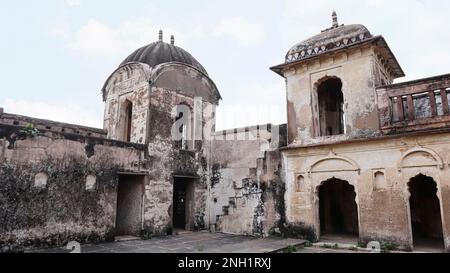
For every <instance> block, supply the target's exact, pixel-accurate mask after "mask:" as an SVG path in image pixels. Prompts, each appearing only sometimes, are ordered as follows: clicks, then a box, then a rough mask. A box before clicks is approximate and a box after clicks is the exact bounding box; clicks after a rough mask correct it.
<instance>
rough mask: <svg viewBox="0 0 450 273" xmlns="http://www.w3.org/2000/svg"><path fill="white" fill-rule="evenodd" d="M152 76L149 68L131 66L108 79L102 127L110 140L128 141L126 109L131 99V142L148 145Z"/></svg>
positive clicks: (138, 65)
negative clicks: (147, 132) (126, 137)
mask: <svg viewBox="0 0 450 273" xmlns="http://www.w3.org/2000/svg"><path fill="white" fill-rule="evenodd" d="M150 73H151V69H150V67H149V66H148V65H146V64H140V63H131V64H127V65H124V66H122V67H120V68H119V69H118V70H116V71H115V72H114V73H113V74H112V75H111V77H110V78H109V79H108V81H107V85H106V89H105V91H104V95H103V96H104V101H105V113H104V125H103V126H104V129H105V130H106V131H107V132H108V138H111V139H116V140H122V141H124V140H126V139H125V133H124V132H125V128H126V124H125V119H126V118H125V117H126V109H125V108H126V101H127V100H128V101H130V102H131V103H132V122H131V136H130V142H134V143H141V144H144V143H145V142H146V137H147V135H146V130H147V127H148V125H147V122H148V120H149V117H148V115H149V95H150V87H149V82H148V79H149V77H150Z"/></svg>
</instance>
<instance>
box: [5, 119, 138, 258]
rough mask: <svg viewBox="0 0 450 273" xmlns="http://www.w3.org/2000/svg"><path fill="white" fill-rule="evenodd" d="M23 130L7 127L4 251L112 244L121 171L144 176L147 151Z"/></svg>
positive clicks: (129, 146)
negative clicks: (75, 242)
mask: <svg viewBox="0 0 450 273" xmlns="http://www.w3.org/2000/svg"><path fill="white" fill-rule="evenodd" d="M11 117H12V115H11ZM21 118H23V117H21ZM68 126H69V125H65V126H63V127H68ZM21 130H23V127H21V126H15V125H8V124H0V150H1V157H0V219H2V220H1V221H0V251H21V250H24V249H25V248H28V247H50V246H59V245H62V244H65V243H67V242H68V241H70V240H76V241H79V242H98V241H105V240H111V239H113V237H114V234H115V231H114V229H115V213H116V198H117V177H118V172H119V171H124V170H126V171H132V172H137V171H141V170H142V168H143V164H142V160H143V153H144V146H142V145H137V144H127V143H123V142H115V141H111V140H105V139H99V138H93V137H86V136H82V135H76V134H72V133H64V132H58V131H50V130H44V129H43V130H40V132H39V134H38V135H37V136H35V137H33V136H27V135H24V134H23V133H21ZM93 177H94V179H93ZM94 181H95V183H94Z"/></svg>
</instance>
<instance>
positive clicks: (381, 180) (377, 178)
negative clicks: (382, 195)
mask: <svg viewBox="0 0 450 273" xmlns="http://www.w3.org/2000/svg"><path fill="white" fill-rule="evenodd" d="M384 189H386V178H385V177H384V173H383V172H381V171H377V172H375V173H374V175H373V190H374V191H379V190H384Z"/></svg>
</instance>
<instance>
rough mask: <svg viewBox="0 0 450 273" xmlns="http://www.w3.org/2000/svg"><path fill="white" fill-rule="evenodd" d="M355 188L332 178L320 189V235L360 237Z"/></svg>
mask: <svg viewBox="0 0 450 273" xmlns="http://www.w3.org/2000/svg"><path fill="white" fill-rule="evenodd" d="M355 198H356V192H355V188H354V187H353V186H352V185H350V184H349V183H348V182H347V181H343V180H339V179H336V178H332V179H330V180H327V181H325V182H323V184H322V185H321V186H320V187H319V216H320V233H321V236H323V235H351V236H358V234H359V229H358V207H357V204H356V200H355Z"/></svg>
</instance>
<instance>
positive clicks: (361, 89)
mask: <svg viewBox="0 0 450 273" xmlns="http://www.w3.org/2000/svg"><path fill="white" fill-rule="evenodd" d="M334 15H335V14H334ZM333 17H334V18H333V26H332V27H331V28H330V29H327V30H324V31H322V32H321V33H320V34H318V35H316V36H314V37H312V38H310V39H307V40H305V41H303V42H301V43H299V44H297V45H295V46H294V47H293V48H292V49H291V50H289V52H288V53H287V56H286V62H285V63H284V64H282V65H278V66H275V67H272V70H273V71H275V72H276V73H278V74H280V75H282V76H283V77H284V78H285V79H286V88H287V112H288V145H287V147H283V148H281V149H280V150H281V152H282V161H283V162H282V163H283V164H282V165H283V167H284V173H283V175H284V181H285V183H286V195H285V201H286V218H287V222H290V223H294V224H295V223H297V224H299V225H301V226H304V227H309V228H310V232H312V235H311V237H314V238H316V239H320V236H321V235H323V234H330V233H331V234H336V233H337V234H339V233H344V234H353V235H354V236H358V238H359V241H360V242H362V243H367V242H368V241H372V240H377V241H382V242H389V243H391V244H395V245H397V246H398V247H400V248H403V249H413V247H414V246H415V244H419V243H421V242H422V241H423V239H426V240H431V241H432V240H435V241H436V242H437V243H439V244H440V245H442V247H444V246H445V249H446V250H447V251H450V217H449V213H450V206H449V205H450V195H449V194H450V191H449V190H450V168H449V163H450V158H449V157H448V154H449V147H450V146H449V144H450V142H449V141H450V134H449V130H448V129H449V127H448V124H449V123H448V121H449V120H450V116H449V100H448V98H449V97H450V96H449V87H450V75H444V76H437V77H433V78H429V79H422V80H416V81H412V82H405V83H400V84H392V83H393V80H394V79H396V78H399V77H402V76H404V74H403V72H402V69H401V67H400V65H399V64H398V62H397V61H396V59H395V56H394V55H393V53H392V52H391V50H390V49H389V47H388V45H387V43H386V41H385V40H384V38H383V37H382V36H373V35H372V34H371V33H370V32H369V31H368V30H367V29H366V28H365V27H364V26H362V25H339V24H338V23H337V17H336V16H333Z"/></svg>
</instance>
